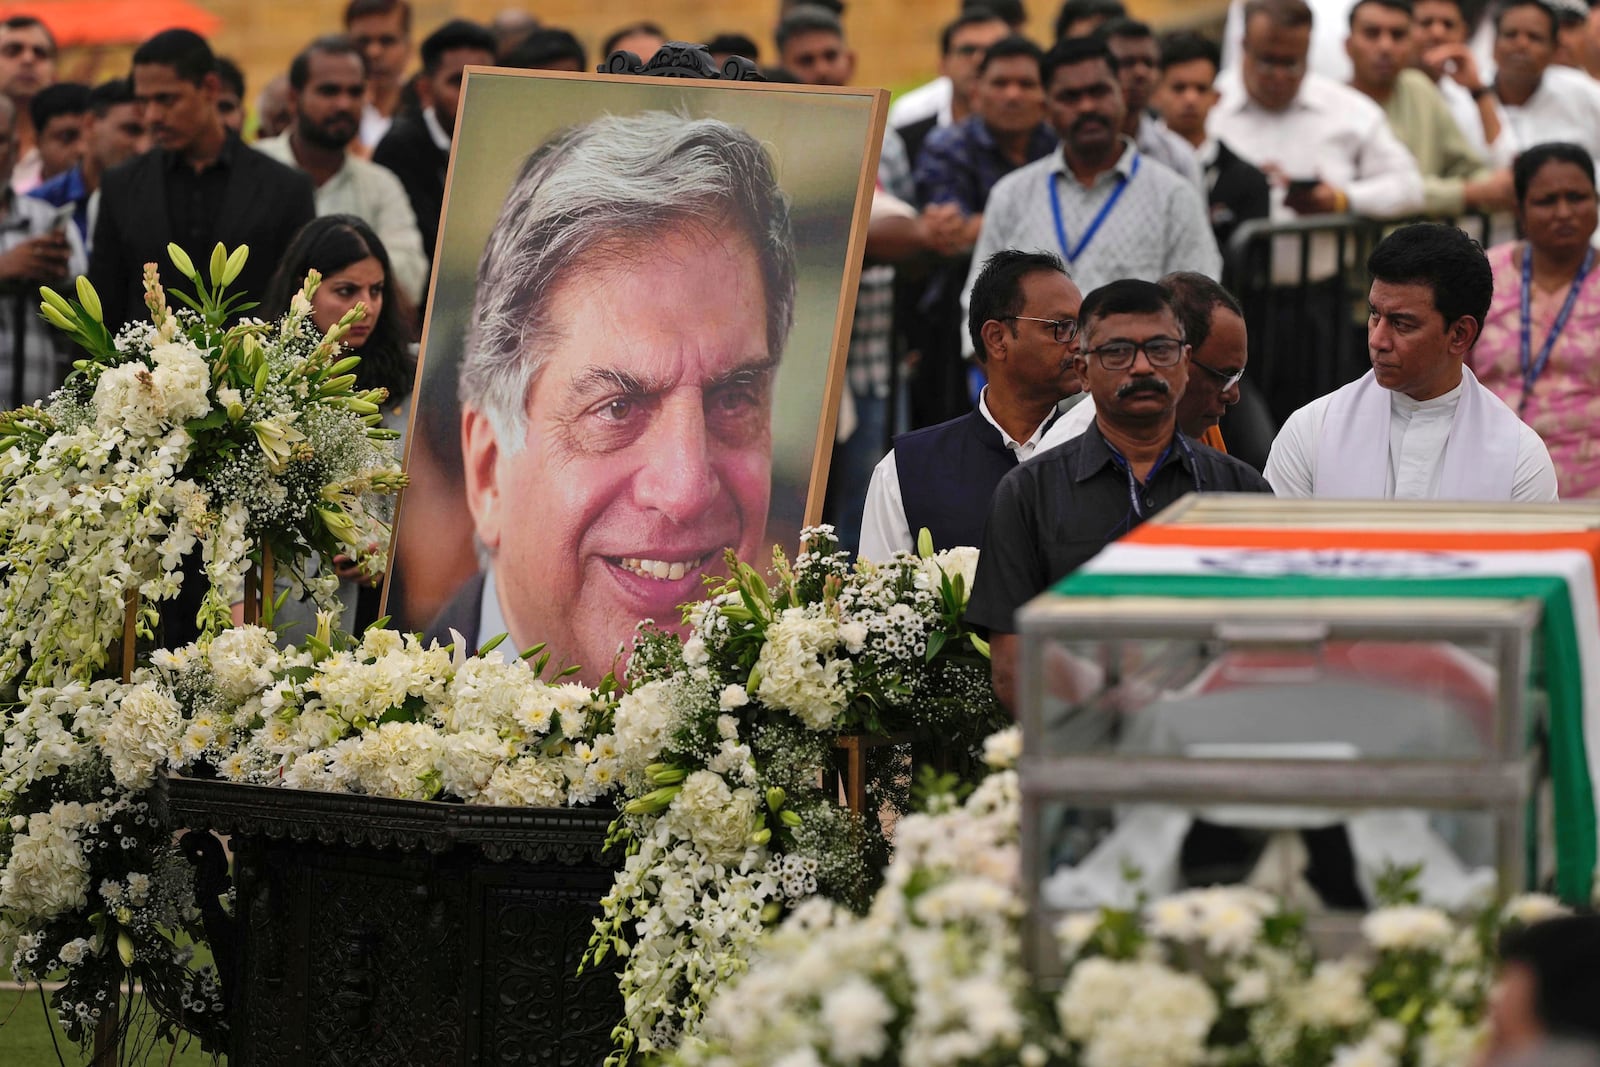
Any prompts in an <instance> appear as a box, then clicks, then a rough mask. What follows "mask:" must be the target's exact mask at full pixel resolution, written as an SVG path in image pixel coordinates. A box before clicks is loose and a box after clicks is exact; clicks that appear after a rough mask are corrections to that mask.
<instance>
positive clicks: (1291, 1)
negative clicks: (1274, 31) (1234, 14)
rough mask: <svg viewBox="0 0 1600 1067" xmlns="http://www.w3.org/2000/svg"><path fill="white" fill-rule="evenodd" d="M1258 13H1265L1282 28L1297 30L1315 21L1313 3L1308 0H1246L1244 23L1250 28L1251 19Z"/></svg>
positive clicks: (1273, 22)
mask: <svg viewBox="0 0 1600 1067" xmlns="http://www.w3.org/2000/svg"><path fill="white" fill-rule="evenodd" d="M1257 15H1265V16H1266V17H1267V21H1269V22H1271V23H1272V24H1273V25H1274V26H1276V27H1277V28H1279V29H1281V30H1297V29H1299V28H1300V27H1302V26H1310V25H1311V24H1312V23H1313V22H1314V21H1315V16H1313V15H1312V13H1311V5H1310V4H1308V3H1306V0H1246V2H1245V5H1244V25H1245V28H1246V29H1249V28H1250V20H1251V19H1253V18H1255V17H1256V16H1257Z"/></svg>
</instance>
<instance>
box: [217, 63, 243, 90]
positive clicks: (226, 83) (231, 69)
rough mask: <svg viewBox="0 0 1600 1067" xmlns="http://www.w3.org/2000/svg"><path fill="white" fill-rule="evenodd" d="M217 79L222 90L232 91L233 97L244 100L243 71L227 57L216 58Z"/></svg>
mask: <svg viewBox="0 0 1600 1067" xmlns="http://www.w3.org/2000/svg"><path fill="white" fill-rule="evenodd" d="M217 77H218V78H221V79H222V87H223V88H224V89H232V90H233V95H234V96H237V97H238V98H239V99H240V100H243V99H244V71H242V70H240V69H239V64H237V63H235V62H234V61H233V60H231V59H229V58H228V57H227V56H218V57H217Z"/></svg>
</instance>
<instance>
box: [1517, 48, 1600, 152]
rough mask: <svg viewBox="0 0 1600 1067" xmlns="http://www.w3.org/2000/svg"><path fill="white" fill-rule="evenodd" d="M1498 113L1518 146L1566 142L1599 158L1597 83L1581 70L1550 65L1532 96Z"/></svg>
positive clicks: (1598, 93)
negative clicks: (1502, 117)
mask: <svg viewBox="0 0 1600 1067" xmlns="http://www.w3.org/2000/svg"><path fill="white" fill-rule="evenodd" d="M1501 110H1502V112H1503V113H1504V115H1505V119H1506V122H1507V123H1508V124H1509V125H1510V127H1511V130H1512V132H1513V133H1514V134H1515V135H1516V138H1517V143H1518V144H1521V145H1536V144H1543V143H1544V142H1546V141H1570V142H1572V143H1573V144H1578V145H1582V146H1583V147H1584V149H1585V150H1587V151H1588V153H1589V154H1590V155H1591V156H1597V157H1600V83H1596V82H1595V80H1594V79H1593V78H1591V77H1589V76H1588V75H1587V74H1585V73H1583V72H1582V71H1579V70H1574V69H1572V68H1571V67H1557V66H1552V67H1550V68H1548V69H1547V70H1546V71H1545V72H1544V77H1543V78H1541V79H1540V81H1539V87H1538V88H1537V89H1535V90H1534V91H1533V95H1532V96H1530V97H1528V99H1527V100H1525V101H1524V102H1523V103H1521V104H1518V105H1515V106H1512V105H1510V104H1502V105H1501Z"/></svg>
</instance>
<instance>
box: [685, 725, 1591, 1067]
mask: <svg viewBox="0 0 1600 1067" xmlns="http://www.w3.org/2000/svg"><path fill="white" fill-rule="evenodd" d="M988 748H989V749H990V750H991V751H995V752H1001V753H1006V752H1009V751H1010V750H1011V748H1012V741H1011V739H1010V738H1000V739H996V740H994V741H993V742H992V743H991V744H990V745H989V746H988ZM1019 809H1020V798H1019V793H1018V788H1017V779H1016V776H1015V775H1014V774H1013V773H1011V772H1009V771H1000V772H998V773H996V774H993V775H991V776H990V777H989V778H987V779H986V780H985V781H984V782H983V783H982V784H981V785H980V786H979V787H978V789H977V790H976V791H975V792H973V793H972V795H971V796H970V797H968V798H967V800H966V801H965V802H964V803H960V804H957V803H956V802H955V800H954V797H953V796H950V795H944V796H935V797H933V798H931V804H930V812H929V813H928V814H919V815H913V816H909V817H907V818H906V819H904V820H903V821H902V823H901V825H900V828H899V832H898V835H897V841H896V845H897V848H896V852H895V856H894V859H893V860H892V862H891V864H890V866H889V870H888V873H887V877H886V879H885V882H884V885H883V887H882V888H881V889H880V890H878V892H877V894H876V896H875V897H874V899H873V900H872V902H871V905H870V907H869V908H868V910H867V912H866V914H865V915H862V916H857V915H854V914H852V913H851V912H850V911H849V910H848V909H846V908H843V907H841V906H839V905H838V904H836V903H834V902H831V901H828V900H826V899H823V898H820V897H818V898H812V899H810V900H808V901H806V902H805V903H804V904H802V905H800V906H799V907H797V908H795V909H793V910H792V911H791V913H790V914H789V916H788V917H787V918H786V919H785V920H784V922H783V923H782V924H781V925H780V926H779V927H778V928H777V929H775V930H773V931H772V932H771V933H769V934H768V935H767V936H766V937H765V938H763V939H762V940H761V941H760V943H759V945H758V946H757V948H756V951H755V955H754V957H753V959H752V960H751V961H750V963H749V966H748V969H747V970H746V971H745V973H743V974H741V975H739V976H738V977H736V978H734V979H732V980H730V981H728V982H727V983H725V984H724V986H723V987H722V988H721V989H720V990H719V992H718V993H717V995H716V996H715V997H714V998H713V999H712V1000H711V1001H710V1003H709V1004H707V1005H705V1006H704V1017H703V1021H702V1024H701V1025H700V1027H699V1028H698V1030H697V1031H696V1032H695V1033H694V1034H693V1035H690V1036H688V1037H686V1038H685V1040H684V1041H683V1042H682V1044H681V1045H680V1047H679V1048H678V1049H677V1051H676V1052H675V1053H674V1054H673V1055H672V1056H670V1057H669V1058H668V1059H667V1063H668V1064H669V1065H670V1067H757V1065H761V1067H766V1065H770V1064H779V1063H795V1064H836V1065H851V1067H853V1065H857V1064H874V1065H876V1064H884V1063H916V1064H929V1065H936V1067H997V1065H1000V1064H1006V1065H1011V1064H1021V1065H1025V1067H1125V1065H1129V1064H1138V1065H1140V1067H1147V1065H1155V1067H1212V1065H1219V1064H1229V1065H1234V1067H1399V1065H1401V1064H1411V1065H1416V1067H1459V1065H1461V1064H1463V1063H1469V1062H1472V1061H1473V1059H1475V1058H1476V1057H1477V1056H1478V1054H1479V1053H1480V1052H1481V1049H1482V1044H1483V1041H1484V1037H1485V1023H1484V1016H1485V1012H1486V1001H1487V992H1488V983H1489V978H1490V974H1491V971H1492V967H1493V954H1492V950H1493V946H1494V942H1495V940H1496V938H1497V935H1498V932H1499V930H1500V929H1501V928H1502V927H1503V926H1505V925H1507V924H1516V923H1525V922H1537V921H1541V920H1543V919H1547V918H1551V917H1553V916H1556V915H1560V914H1564V913H1565V911H1566V909H1564V908H1563V907H1562V906H1561V905H1560V904H1558V903H1557V902H1555V901H1554V900H1552V899H1550V898H1548V897H1542V896H1523V897H1516V898H1513V899H1512V900H1510V901H1508V902H1507V903H1505V904H1504V905H1503V906H1501V907H1499V908H1498V909H1495V910H1490V911H1488V912H1485V913H1483V914H1479V915H1467V916H1459V917H1453V916H1449V915H1445V914H1443V913H1436V912H1432V911H1426V913H1425V910H1424V909H1419V908H1417V906H1416V905H1415V904H1413V903H1411V902H1410V901H1409V900H1408V899H1406V898H1408V897H1409V896H1410V892H1409V883H1408V881H1407V879H1406V878H1405V877H1404V876H1403V875H1400V876H1397V877H1396V878H1394V879H1393V880H1392V881H1391V882H1390V886H1389V891H1392V892H1394V893H1395V894H1397V899H1396V900H1395V902H1394V903H1392V904H1391V905H1389V906H1387V907H1384V908H1380V909H1378V910H1377V911H1375V912H1373V913H1372V915H1371V916H1370V920H1371V921H1369V922H1368V923H1367V924H1366V931H1367V935H1368V936H1367V939H1366V940H1365V944H1364V945H1363V946H1361V948H1360V949H1359V950H1357V951H1356V952H1354V953H1353V954H1352V955H1350V956H1347V957H1344V958H1337V959H1324V960H1318V959H1317V958H1316V956H1315V954H1314V953H1313V952H1312V950H1311V946H1310V942H1309V941H1308V939H1307V936H1306V934H1305V929H1304V917H1303V916H1301V915H1299V914H1297V913H1295V912H1292V911H1290V910H1288V909H1287V908H1286V907H1285V906H1284V905H1283V904H1282V903H1281V902H1280V901H1278V900H1277V899H1275V898H1273V897H1270V896H1267V895H1265V894H1263V893H1260V892H1259V891H1257V890H1254V889H1250V888H1247V887H1213V888H1206V889H1198V890H1192V891H1187V892H1183V893H1179V894H1176V895H1174V896H1171V897H1167V898H1164V899H1160V900H1155V901H1151V902H1149V903H1148V904H1146V905H1145V906H1143V907H1142V908H1140V909H1136V910H1131V909H1130V910H1124V909H1115V908H1105V909H1102V910H1101V911H1099V912H1095V913H1080V914H1072V915H1069V916H1067V917H1066V918H1065V919H1064V920H1063V921H1062V922H1061V923H1060V925H1059V928H1058V931H1057V932H1058V943H1059V948H1060V950H1061V952H1062V956H1063V958H1064V959H1065V961H1066V963H1067V974H1066V978H1065V981H1064V982H1063V983H1062V985H1061V986H1060V987H1059V989H1058V990H1057V991H1056V992H1055V993H1054V994H1053V995H1052V994H1048V993H1047V992H1046V991H1044V990H1042V989H1040V988H1038V987H1036V986H1035V985H1034V984H1033V982H1032V980H1031V979H1030V978H1029V977H1028V976H1027V975H1026V973H1025V971H1024V968H1023V967H1022V963H1021V954H1022V930H1021V923H1020V919H1021V914H1022V900H1021V896H1020V894H1019V893H1018V890H1017V885H1016V879H1017V840H1018V818H1019V814H1020V810H1019Z"/></svg>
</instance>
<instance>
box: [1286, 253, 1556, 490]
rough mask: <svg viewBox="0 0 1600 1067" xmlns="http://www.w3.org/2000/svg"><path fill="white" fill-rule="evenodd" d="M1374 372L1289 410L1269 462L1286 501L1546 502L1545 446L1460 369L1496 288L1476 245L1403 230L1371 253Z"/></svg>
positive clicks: (1551, 472) (1549, 474) (1550, 486)
mask: <svg viewBox="0 0 1600 1067" xmlns="http://www.w3.org/2000/svg"><path fill="white" fill-rule="evenodd" d="M1367 268H1368V270H1369V271H1370V273H1371V274H1372V278H1373V282H1372V290H1371V293H1370V296H1369V302H1370V303H1371V306H1372V312H1371V315H1370V316H1369V317H1368V320H1367V350H1368V356H1369V357H1370V359H1371V361H1372V368H1373V369H1372V370H1370V371H1368V372H1367V373H1366V374H1365V375H1363V376H1362V377H1361V378H1360V379H1359V380H1357V381H1355V382H1352V383H1350V384H1349V385H1346V386H1344V387H1343V388H1341V389H1338V390H1335V391H1334V392H1332V393H1330V394H1328V395H1327V396H1323V397H1318V398H1317V399H1316V400H1313V401H1312V402H1311V403H1309V404H1307V405H1306V406H1305V407H1303V408H1301V409H1300V410H1298V411H1296V412H1295V413H1294V414H1293V415H1291V416H1290V417H1289V419H1288V421H1287V422H1286V423H1285V424H1284V427H1283V429H1282V431H1280V433H1279V434H1278V438H1277V440H1275V441H1274V442H1273V443H1272V453H1271V455H1270V456H1269V457H1268V458H1267V469H1266V475H1267V481H1269V482H1271V483H1272V489H1273V492H1275V493H1276V494H1277V495H1279V496H1288V497H1312V496H1315V497H1332V498H1346V499H1376V500H1472V501H1497V500H1498V501H1520V502H1543V503H1548V502H1552V501H1554V500H1555V499H1556V474H1555V467H1554V465H1553V464H1552V463H1551V462H1550V454H1549V452H1548V451H1546V450H1545V446H1544V442H1542V441H1541V440H1540V439H1539V435H1538V434H1536V433H1535V432H1534V431H1533V430H1532V428H1530V427H1529V426H1528V425H1527V424H1526V423H1524V422H1523V421H1522V420H1521V419H1519V418H1518V417H1517V415H1516V413H1515V412H1513V411H1512V410H1511V409H1510V408H1508V407H1506V406H1505V404H1504V403H1502V402H1501V401H1500V399H1499V398H1498V397H1496V396H1495V395H1494V394H1493V393H1491V392H1489V390H1488V389H1486V388H1484V387H1483V386H1482V385H1480V384H1479V383H1478V380H1477V379H1476V378H1475V377H1473V375H1472V371H1471V370H1469V369H1468V368H1467V367H1465V366H1464V365H1463V361H1464V360H1465V358H1466V355H1467V353H1468V352H1470V351H1471V350H1472V346H1473V344H1474V343H1476V342H1477V339H1478V332H1479V330H1480V329H1481V328H1482V324H1483V316H1484V315H1485V314H1487V312H1488V308H1489V300H1490V297H1491V296H1492V295H1493V292H1494V278H1493V275H1492V274H1491V272H1490V270H1489V263H1488V260H1487V258H1486V257H1485V256H1484V254H1483V250H1482V248H1480V247H1479V246H1478V245H1477V243H1476V242H1474V241H1473V240H1472V239H1471V238H1469V237H1467V235H1466V234H1464V233H1462V232H1461V231H1460V230H1458V229H1456V228H1455V227H1452V226H1446V225H1441V224H1437V223H1420V224H1417V225H1414V226H1403V227H1401V228H1400V229H1398V230H1396V231H1395V232H1394V233H1392V234H1390V235H1389V236H1388V237H1387V238H1385V239H1384V240H1383V242H1382V243H1381V244H1379V245H1378V247H1377V248H1376V249H1374V250H1373V253H1372V256H1371V258H1370V259H1369V260H1368V261H1367Z"/></svg>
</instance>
